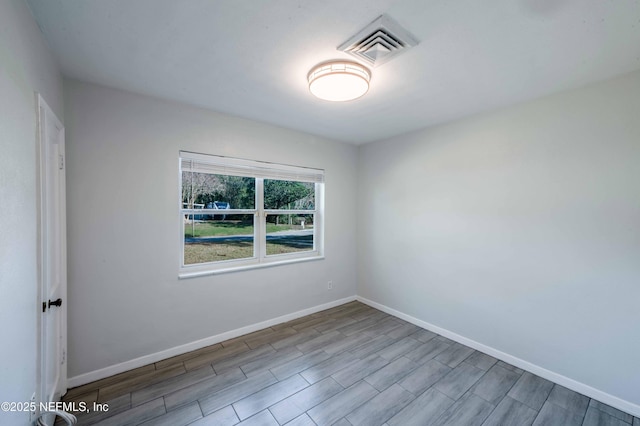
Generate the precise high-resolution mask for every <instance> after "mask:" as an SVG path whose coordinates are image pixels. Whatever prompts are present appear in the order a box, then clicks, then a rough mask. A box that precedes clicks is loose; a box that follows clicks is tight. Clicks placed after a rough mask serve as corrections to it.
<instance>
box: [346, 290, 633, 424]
mask: <svg viewBox="0 0 640 426" xmlns="http://www.w3.org/2000/svg"><path fill="white" fill-rule="evenodd" d="M356 299H357V300H358V301H360V302H362V303H364V304H367V305H369V306H371V307H372V308H376V309H378V310H381V311H383V312H386V313H388V314H389V315H393V316H394V317H398V318H400V319H403V320H405V321H407V322H410V323H411V324H414V325H417V326H418V327H421V328H424V329H427V330H429V331H433V332H434V333H437V334H439V335H441V336H444V337H446V338H448V339H451V340H454V341H456V342H458V343H461V344H463V345H466V346H469V347H470V348H473V349H476V350H478V351H480V352H483V353H485V354H487V355H491V356H492V357H494V358H497V359H499V360H502V361H504V362H506V363H509V364H512V365H515V366H516V367H518V368H521V369H523V370H526V371H528V372H530V373H533V374H535V375H537V376H540V377H542V378H544V379H547V380H550V381H552V382H554V383H557V384H559V385H561V386H564V387H565V388H567V389H571V390H573V391H576V392H578V393H581V394H583V395H586V396H588V397H589V398H593V399H595V400H597V401H600V402H602V403H605V404H607V405H610V406H612V407H614V408H617V409H618V410H622V411H624V412H625V413H629V414H631V415H633V416H636V417H640V405H638V404H634V403H632V402H629V401H626V400H624V399H620V398H618V397H616V396H613V395H610V394H608V393H606V392H603V391H601V390H598V389H596V388H593V387H591V386H589V385H585V384H584V383H581V382H578V381H576V380H573V379H570V378H568V377H565V376H563V375H561V374H558V373H554V372H553V371H549V370H547V369H546V368H542V367H540V366H538V365H535V364H532V363H530V362H528V361H525V360H523V359H520V358H517V357H515V356H513V355H509V354H507V353H504V352H502V351H499V350H498V349H494V348H492V347H490V346H487V345H484V344H482V343H478V342H476V341H475V340H471V339H469V338H467V337H464V336H461V335H459V334H456V333H453V332H451V331H449V330H446V329H444V328H441V327H438V326H435V325H433V324H430V323H428V322H426V321H422V320H419V319H417V318H414V317H412V316H411V315H407V314H405V313H403V312H400V311H396V310H395V309H392V308H390V307H388V306H385V305H382V304H380V303H377V302H374V301H373V300H369V299H366V298H364V297H361V296H357V297H356Z"/></svg>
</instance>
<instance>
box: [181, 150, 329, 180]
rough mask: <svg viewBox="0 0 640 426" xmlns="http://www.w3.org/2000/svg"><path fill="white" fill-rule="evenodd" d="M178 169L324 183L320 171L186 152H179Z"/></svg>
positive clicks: (321, 171) (322, 173) (322, 174)
mask: <svg viewBox="0 0 640 426" xmlns="http://www.w3.org/2000/svg"><path fill="white" fill-rule="evenodd" d="M180 169H181V171H182V172H194V173H211V174H218V175H230V176H245V177H256V178H263V179H278V180H294V181H301V182H314V183H323V182H324V170H321V169H312V168H307V167H298V166H288V165H284V164H276V163H267V162H262V161H253V160H243V159H240V158H230V157H220V156H216V155H205V154H196V153H193V152H186V151H180Z"/></svg>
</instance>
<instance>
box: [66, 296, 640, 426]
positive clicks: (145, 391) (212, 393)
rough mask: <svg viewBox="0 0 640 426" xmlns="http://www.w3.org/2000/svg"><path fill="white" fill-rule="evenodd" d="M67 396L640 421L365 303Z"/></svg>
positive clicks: (263, 419) (222, 419)
mask: <svg viewBox="0 0 640 426" xmlns="http://www.w3.org/2000/svg"><path fill="white" fill-rule="evenodd" d="M64 401H66V402H81V401H82V402H85V403H87V404H88V406H89V407H92V406H93V403H94V402H95V403H104V404H107V405H108V407H109V411H108V412H91V413H88V414H81V415H78V424H79V425H93V424H95V425H101V426H103V425H154V426H158V425H168V426H182V425H192V426H204V425H216V426H225V425H236V424H239V425H243V426H249V425H252V426H254V425H274V426H275V425H284V424H286V425H291V426H302V425H334V424H335V425H340V426H342V425H366V426H376V425H386V426H411V425H420V426H425V425H455V426H461V425H462V426H464V425H485V426H488V425H501V426H505V425H559V426H571V425H585V426H592V425H613V426H629V425H632V426H640V420H639V419H638V418H634V417H632V416H631V415H629V414H626V413H623V412H622V411H619V410H616V409H614V408H612V407H610V406H607V405H604V404H602V403H600V402H597V401H595V400H592V399H590V398H588V397H586V396H583V395H580V394H578V393H576V392H573V391H570V390H568V389H566V388H564V387H562V386H559V385H556V384H554V383H552V382H549V381H547V380H545V379H542V378H540V377H538V376H535V375H533V374H531V373H528V372H526V371H523V370H521V369H519V368H516V367H514V366H512V365H509V364H506V363H504V362H502V361H498V360H496V359H495V358H492V357H490V356H488V355H485V354H483V353H481V352H478V351H475V350H473V349H471V348H469V347H466V346H464V345H461V344H459V343H456V342H453V341H451V340H449V339H447V338H445V337H442V336H439V335H437V334H435V333H432V332H430V331H427V330H424V329H421V328H419V327H416V326H415V325H412V324H409V323H407V322H405V321H403V320H400V319H398V318H395V317H393V316H391V315H388V314H386V313H383V312H380V311H378V310H376V309H373V308H371V307H369V306H367V305H364V304H362V303H359V302H352V303H348V304H345V305H342V306H338V307H336V308H332V309H329V310H326V311H323V312H319V313H316V314H313V315H310V316H307V317H304V318H300V319H296V320H294V321H290V322H288V323H284V324H279V325H276V326H273V327H270V328H267V329H264V330H260V331H257V332H255V333H251V334H248V335H245V336H242V337H238V338H235V339H232V340H228V341H226V342H222V343H220V344H216V345H212V346H209V347H206V348H203V349H200V350H197V351H194V352H190V353H187V354H184V355H180V356H176V357H173V358H170V359H166V360H164V361H160V362H157V363H155V364H151V365H147V366H144V367H140V368H137V369H135V370H132V371H128V372H126V373H122V374H118V375H116V376H112V377H108V378H106V379H102V380H99V381H97V382H94V383H89V384H87V385H84V386H80V387H77V388H74V389H71V390H70V391H69V392H68V393H67V394H66V395H65V397H64ZM57 424H61V423H57Z"/></svg>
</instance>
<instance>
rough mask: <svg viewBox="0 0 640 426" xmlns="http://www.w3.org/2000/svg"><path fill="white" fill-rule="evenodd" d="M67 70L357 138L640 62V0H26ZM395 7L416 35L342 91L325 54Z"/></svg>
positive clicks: (330, 55) (500, 103)
mask: <svg viewBox="0 0 640 426" xmlns="http://www.w3.org/2000/svg"><path fill="white" fill-rule="evenodd" d="M28 3H29V5H30V6H31V9H32V11H33V14H34V16H35V18H36V20H37V22H38V24H39V25H40V28H41V29H42V32H43V33H44V35H45V38H46V39H47V41H48V43H49V45H50V47H51V49H52V50H53V52H54V54H55V55H56V57H57V59H58V61H59V64H60V67H61V69H62V72H63V73H64V75H65V76H68V77H72V78H76V79H79V80H83V81H87V82H92V83H97V84H102V85H106V86H110V87H115V88H119V89H124V90H129V91H132V92H137V93H142V94H147V95H152V96H156V97H160V98H165V99H170V100H176V101H181V102H184V103H188V104H191V105H196V106H200V107H204V108H207V109H211V110H214V111H219V112H223V113H228V114H233V115H237V116H241V117H245V118H250V119H254V120H258V121H262V122H267V123H272V124H275V125H278V126H282V127H287V128H291V129H297V130H301V131H304V132H307V133H311V134H315V135H320V136H324V137H328V138H331V139H335V140H339V141H345V142H350V143H355V144H361V143H365V142H371V141H375V140H380V139H385V138H388V137H391V136H395V135H398V134H401V133H406V132H410V131H413V130H417V129H421V128H424V127H428V126H431V125H434V124H438V123H442V122H447V121H451V120H455V119H458V118H461V117H464V116H469V115H472V114H476V113H479V112H482V111H487V110H491V109H495V108H500V107H504V106H507V105H511V104H515V103H518V102H522V101H525V100H529V99H533V98H538V97H541V96H544V95H547V94H550V93H554V92H558V91H562V90H567V89H570V88H575V87H579V86H582V85H585V84H588V83H591V82H594V81H598V80H604V79H607V78H610V77H612V76H615V75H619V74H623V73H627V72H630V71H633V70H636V69H640V0H609V1H604V0H492V1H480V0H456V1H451V0H348V1H345V0H322V1H317V0H316V1H312V0H245V1H239V0H215V1H214V0H187V1H176V0H135V1H131V0H28ZM383 13H387V14H389V15H390V16H391V17H392V18H394V19H395V20H396V21H397V22H399V23H400V24H401V25H402V26H403V27H404V28H406V29H407V30H408V31H409V32H410V33H412V34H413V35H414V36H415V37H416V38H417V39H418V40H419V42H420V44H419V45H417V46H416V47H413V48H412V49H410V50H408V51H407V52H405V53H403V54H402V55H400V56H398V57H397V58H394V59H392V60H391V61H390V62H388V63H385V64H383V65H381V66H379V67H376V68H373V69H372V79H371V88H370V91H369V93H368V94H366V95H365V96H364V97H362V98H360V99H358V100H355V101H351V102H346V103H330V102H326V101H321V100H318V99H315V98H314V97H313V96H312V95H311V94H310V93H309V90H308V86H307V82H306V76H307V73H308V72H309V70H310V69H311V68H312V67H313V66H314V65H316V64H318V63H320V62H323V61H327V60H331V59H340V58H351V57H350V56H349V55H347V54H346V53H343V52H339V51H337V50H336V47H337V46H339V45H340V44H342V43H343V42H344V41H346V40H347V39H349V38H350V37H351V36H352V35H354V34H355V33H357V32H358V31H360V30H361V29H362V28H363V27H364V26H366V25H367V24H369V23H370V22H371V21H373V20H374V19H375V18H377V17H378V16H379V15H381V14H383Z"/></svg>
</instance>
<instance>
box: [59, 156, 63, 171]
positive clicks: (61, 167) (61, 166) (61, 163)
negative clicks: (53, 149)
mask: <svg viewBox="0 0 640 426" xmlns="http://www.w3.org/2000/svg"><path fill="white" fill-rule="evenodd" d="M58 168H59V169H60V170H64V155H62V154H59V155H58Z"/></svg>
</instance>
